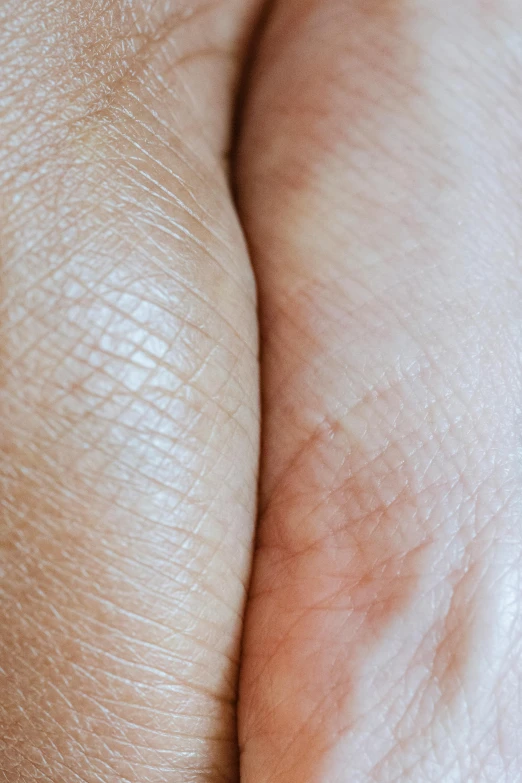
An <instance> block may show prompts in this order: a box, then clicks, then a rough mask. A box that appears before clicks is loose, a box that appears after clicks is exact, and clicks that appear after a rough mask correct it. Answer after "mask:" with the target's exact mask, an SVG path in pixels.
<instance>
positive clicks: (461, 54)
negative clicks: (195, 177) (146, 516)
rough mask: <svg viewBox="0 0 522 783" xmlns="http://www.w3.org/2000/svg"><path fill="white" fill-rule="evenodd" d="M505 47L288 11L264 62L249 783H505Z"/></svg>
mask: <svg viewBox="0 0 522 783" xmlns="http://www.w3.org/2000/svg"><path fill="white" fill-rule="evenodd" d="M518 28H519V18H518V9H517V7H516V4H515V3H513V2H501V3H496V4H490V3H480V2H477V1H476V0H466V2H463V3H449V2H444V3H442V4H440V3H438V4H437V3H431V2H428V0H424V1H423V0H407V1H404V2H391V1H390V2H362V0H350V2H341V1H340V0H328V2H318V0H308V2H305V3H303V2H297V0H295V1H294V2H287V3H283V2H279V3H276V4H275V8H274V10H273V13H272V15H271V17H270V20H269V22H268V24H267V27H266V30H265V32H264V35H263V37H262V40H261V43H260V47H259V51H258V53H257V56H256V58H255V63H254V68H253V73H252V76H251V81H250V91H249V99H248V101H247V106H246V110H245V116H244V119H243V128H242V141H241V146H240V151H239V157H238V187H239V194H240V204H241V208H242V212H243V216H244V220H245V225H246V227H247V232H248V235H249V239H250V242H251V247H252V252H253V258H254V261H255V267H256V271H257V275H258V279H259V285H260V296H261V319H262V339H263V355H264V366H263V394H264V449H263V460H262V486H261V507H262V517H261V523H260V531H259V543H258V550H257V553H256V566H255V575H254V582H253V588H252V599H251V603H250V605H249V613H248V620H247V629H246V638H245V646H244V664H243V677H242V688H241V710H240V729H241V744H242V751H243V757H242V758H243V762H242V769H243V775H244V781H245V783H250V782H251V781H256V783H264V781H270V782H271V783H289V782H290V781H299V782H300V783H304V782H305V781H310V782H311V781H314V783H317V781H325V782H326V781H328V783H337V781H339V783H340V781H346V780H351V781H367V780H370V779H371V780H372V781H376V783H377V781H378V782H379V783H390V781H396V780H401V781H415V783H421V781H422V782H423V781H434V780H448V781H449V780H452V781H453V780H454V781H470V780H473V781H493V780H495V781H514V780H517V779H518V776H519V774H520V758H519V752H520V751H519V746H518V743H517V741H516V740H515V734H514V733H513V730H514V727H515V726H516V725H518V723H519V722H520V714H519V703H518V700H517V699H516V698H513V694H514V693H517V692H518V685H517V683H518V682H519V676H520V664H519V660H520V654H519V653H520V638H521V630H522V628H521V624H520V619H519V616H518V615H519V612H518V610H517V608H516V607H517V603H518V599H517V588H516V585H518V583H519V580H520V544H521V539H520V532H519V529H518V528H519V525H518V515H519V512H518V510H519V508H520V484H519V479H520V472H519V465H518V457H517V454H518V449H519V446H518V443H519V436H518V407H519V406H518V402H517V400H518V396H519V392H520V368H519V360H518V354H519V348H518V346H519V344H520V317H519V311H520V282H521V278H520V266H519V261H518V257H517V248H518V244H519V242H520V235H521V234H520V229H521V221H520V209H519V197H518V187H519V185H518V182H519V164H518V160H519V157H520V156H519V151H520V142H521V136H520V131H519V123H518V122H517V121H516V119H515V118H516V117H517V116H518V114H519V113H520V109H521V105H520V99H519V95H518V90H517V80H518V77H517V73H518V66H519V65H520V63H519V59H520V58H519V51H518V45H517V41H518V33H517V32H516V31H517V30H518Z"/></svg>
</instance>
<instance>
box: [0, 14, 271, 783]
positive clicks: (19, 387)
mask: <svg viewBox="0 0 522 783" xmlns="http://www.w3.org/2000/svg"><path fill="white" fill-rule="evenodd" d="M188 7H189V6H188V5H187V8H188ZM190 8H192V9H193V8H194V4H190ZM82 9H83V10H85V11H86V14H85V15H83V16H82ZM14 10H15V9H14V5H13V4H11V3H9V2H8V4H7V5H6V4H4V5H3V6H2V10H1V11H0V43H2V42H3V43H5V46H0V50H1V52H2V55H1V58H0V59H1V60H2V69H1V70H2V79H1V84H0V95H1V96H2V100H4V99H5V101H6V109H7V111H6V116H5V121H4V122H3V123H2V127H1V129H0V134H1V135H0V155H1V156H2V159H3V160H6V162H7V165H6V167H5V168H4V167H2V172H3V175H4V179H3V182H2V189H1V193H2V195H1V212H2V225H1V231H2V242H1V246H2V284H3V290H2V292H0V293H1V294H2V298H1V303H0V319H1V320H0V334H1V335H2V340H1V341H0V342H1V345H2V356H1V360H0V366H1V369H2V377H1V388H0V405H1V407H2V410H3V419H4V421H6V422H8V426H6V428H4V432H3V433H2V439H1V443H0V488H1V489H2V497H3V498H4V502H3V504H2V509H1V510H2V518H1V522H0V531H1V533H0V563H1V567H0V593H1V594H2V602H0V606H1V609H0V613H1V614H2V627H3V628H4V629H6V630H5V633H4V634H3V635H2V638H1V640H0V679H1V680H2V685H1V686H0V688H1V690H2V693H3V694H4V698H3V700H2V704H0V726H1V730H0V734H1V735H2V736H7V737H8V738H9V749H8V751H4V749H0V780H5V781H6V783H7V782H8V781H9V783H12V781H13V780H14V779H17V780H19V781H20V783H26V781H27V783H29V781H30V780H33V779H48V780H53V783H61V782H62V781H63V783H65V781H67V783H69V781H72V780H78V781H80V780H81V781H84V783H109V781H111V782H112V781H114V783H115V782H116V780H117V781H123V780H127V781H129V783H133V782H134V781H138V780H139V781H140V783H159V781H163V780H164V779H165V775H167V776H168V777H169V780H172V781H173V782H174V781H177V780H183V781H184V783H197V781H203V780H205V781H209V782H210V781H216V782H217V781H230V783H233V781H235V780H237V769H236V765H237V759H236V754H237V746H236V725H235V709H234V705H235V694H236V686H237V666H238V660H239V641H240V640H239V635H240V628H241V619H242V614H243V607H244V602H245V597H246V585H247V582H248V577H249V565H250V563H249V560H250V548H251V540H252V534H253V522H254V503H255V490H256V469H257V452H258V443H257V433H258V411H257V345H256V337H257V334H256V331H257V330H256V323H255V313H254V303H255V290H254V285H253V280H252V274H251V270H250V268H249V264H248V258H247V255H246V251H245V245H244V241H243V238H242V235H241V231H240V229H239V225H238V221H237V217H236V215H235V213H234V211H233V207H232V204H231V201H230V198H229V191H228V184H227V179H226V172H225V171H224V170H223V162H222V160H221V159H220V154H221V153H220V149H221V147H222V145H223V143H224V142H223V138H224V135H225V133H224V131H225V128H226V125H227V117H226V113H227V107H228V106H230V105H231V102H232V94H231V92H232V89H233V85H234V84H235V81H236V78H237V77H236V75H235V74H234V70H235V69H236V67H237V66H238V61H237V60H235V61H234V62H232V61H230V59H229V58H228V55H227V58H226V59H224V58H222V57H221V56H219V59H218V60H214V59H211V60H209V59H208V56H207V55H208V53H209V52H210V51H218V50H219V51H226V52H232V51H235V52H238V56H239V53H240V50H241V46H242V43H241V41H242V40H243V37H244V26H246V25H247V22H248V17H249V13H250V10H249V9H248V7H247V4H244V3H241V4H239V3H238V4H235V3H234V2H225V0H223V2H220V3H215V4H208V3H207V4H204V3H202V4H199V6H198V9H196V10H199V11H200V13H197V14H190V15H189V16H190V18H189V17H186V18H185V19H182V18H181V17H180V16H179V13H178V12H179V11H180V5H179V3H170V0H169V2H168V3H161V4H159V5H158V4H155V5H154V8H152V6H151V7H150V9H149V10H150V11H151V14H148V13H147V9H146V8H145V7H144V6H143V4H141V3H140V4H139V5H138V4H128V3H123V2H119V0H111V2H108V1H107V2H97V3H95V4H94V5H92V4H91V5H87V6H86V5H85V3H84V2H83V0H74V2H73V3H68V4H66V3H61V2H59V3H57V4H54V6H53V8H52V9H49V10H50V13H49V14H45V15H42V14H41V11H42V6H41V3H40V0H38V2H36V0H35V2H33V3H32V4H27V3H26V4H24V5H23V6H21V7H18V6H17V8H16V12H17V14H16V18H15V17H14V16H13V17H12V18H11V19H9V18H8V17H10V16H11V14H12V13H13V12H14ZM134 11H136V13H138V11H139V12H140V14H141V13H142V12H143V19H141V18H137V17H136V18H135V17H134V16H133V14H134ZM171 12H172V13H174V16H171ZM154 15H156V16H157V17H158V18H156V17H155V16H154ZM167 16H169V18H168V19H167ZM175 16H177V18H175ZM145 20H146V25H147V30H144V29H143V24H144V23H145ZM22 36H23V38H24V39H25V40H22ZM138 39H139V40H138ZM149 44H150V45H149ZM74 47H76V50H75V51H73V49H74ZM138 50H139V51H138ZM9 59H10V63H9V62H8V60H9ZM66 63H68V67H67V68H63V66H64V65H65V64H66ZM210 93H212V94H211V95H210V97H209V94H210ZM205 106H206V109H205V113H204V115H202V114H201V108H202V107H205ZM35 123H36V124H37V126H36V127H35ZM198 127H199V128H200V129H201V130H200V131H199V132H198V131H197V128H198ZM238 461H239V465H238ZM4 541H6V542H8V543H7V545H6V546H4Z"/></svg>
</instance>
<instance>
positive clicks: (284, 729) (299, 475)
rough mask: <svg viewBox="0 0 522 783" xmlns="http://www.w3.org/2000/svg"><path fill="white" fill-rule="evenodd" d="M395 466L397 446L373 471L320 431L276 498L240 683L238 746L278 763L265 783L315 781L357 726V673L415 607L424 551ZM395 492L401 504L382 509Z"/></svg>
mask: <svg viewBox="0 0 522 783" xmlns="http://www.w3.org/2000/svg"><path fill="white" fill-rule="evenodd" d="M397 459H398V455H397V454H395V453H394V447H393V446H390V447H389V450H388V451H387V452H386V453H384V454H381V455H378V456H377V458H376V459H375V460H374V461H371V460H370V463H369V458H368V455H367V454H365V450H364V447H363V446H362V444H358V443H356V442H354V441H353V439H351V438H350V436H349V434H348V433H347V432H346V431H345V430H344V429H343V428H342V427H341V426H340V425H339V423H337V422H335V421H332V422H325V423H324V424H323V425H321V426H320V427H319V428H318V429H317V431H315V432H313V433H311V435H310V437H309V438H308V439H307V440H306V443H304V444H303V445H302V446H301V447H299V449H297V450H296V453H295V457H294V459H293V460H292V462H291V464H290V465H289V466H288V469H287V470H286V471H285V473H284V475H283V476H282V477H281V479H280V481H279V482H278V484H277V485H276V486H275V488H274V490H273V491H272V493H271V495H270V498H269V500H268V504H267V508H266V511H265V513H264V515H263V518H262V521H261V527H260V537H259V549H258V553H257V560H256V563H257V566H256V573H255V578H254V582H253V590H252V599H251V604H250V613H251V615H250V616H251V617H252V618H253V621H252V625H251V626H250V627H248V626H247V636H246V639H247V642H246V659H247V660H248V661H249V668H248V669H247V670H246V671H245V672H244V679H243V688H244V690H245V691H246V692H248V693H249V702H248V704H245V705H243V714H244V715H245V717H246V729H245V731H244V735H243V743H245V742H248V743H249V752H252V755H253V756H257V757H258V758H259V754H261V755H264V757H265V759H267V762H268V760H272V766H271V767H270V769H268V767H267V770H266V780H270V781H279V780H281V781H285V783H290V781H294V780H295V781H296V783H297V781H299V782H300V783H304V781H313V780H319V779H320V771H321V768H322V765H323V764H324V761H325V756H326V755H327V753H328V751H329V749H330V748H331V747H332V746H334V745H335V744H336V742H338V740H339V738H340V737H341V736H342V735H343V734H344V733H346V732H347V731H349V730H350V729H351V728H353V726H354V724H355V722H356V719H357V703H356V702H357V694H356V687H357V682H358V680H359V679H360V670H361V664H362V663H363V661H364V660H365V659H366V658H367V657H368V656H370V655H371V652H372V648H373V647H374V646H375V645H377V644H378V642H379V641H380V639H381V638H382V634H383V632H384V631H385V630H386V628H387V627H388V626H389V624H390V623H392V622H393V620H394V618H396V617H397V616H398V615H400V614H401V613H402V612H403V611H404V610H405V609H406V607H407V606H408V605H409V604H410V602H411V601H412V598H413V596H414V595H415V592H416V589H417V585H418V579H419V572H420V570H421V562H420V561H421V558H422V556H423V553H424V550H425V548H426V546H427V545H429V541H428V538H427V535H426V534H425V533H423V532H422V526H419V525H416V524H415V523H414V522H413V517H414V516H415V515H416V513H417V503H418V497H416V496H415V493H414V492H413V491H412V489H411V488H410V487H409V482H408V477H407V476H404V475H401V473H400V471H396V468H395V463H396V460H397ZM394 473H395V477H394V476H393V475H392V474H394ZM390 482H392V483H394V484H395V490H396V491H395V499H393V500H389V499H387V500H386V501H384V500H383V492H382V485H383V484H386V486H387V488H388V490H389V487H390ZM250 670H252V671H253V672H256V676H255V679H250V677H249V671H250ZM289 732H290V733H291V735H290V736H289ZM258 774H259V772H258ZM246 777H248V774H247V775H246ZM264 780H265V778H262V781H263V783H264Z"/></svg>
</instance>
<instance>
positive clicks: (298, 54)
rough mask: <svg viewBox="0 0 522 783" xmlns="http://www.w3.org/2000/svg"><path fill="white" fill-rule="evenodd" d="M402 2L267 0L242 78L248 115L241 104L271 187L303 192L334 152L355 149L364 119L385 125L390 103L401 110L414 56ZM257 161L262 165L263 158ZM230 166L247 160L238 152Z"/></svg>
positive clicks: (410, 12) (411, 91) (410, 90)
mask: <svg viewBox="0 0 522 783" xmlns="http://www.w3.org/2000/svg"><path fill="white" fill-rule="evenodd" d="M409 5H410V4H409V0H353V2H348V3H347V2H344V1H342V2H340V1H339V0H330V2H328V3H325V2H322V1H321V0H298V1H297V2H296V1H295V0H294V2H291V3H279V4H276V6H275V9H274V11H273V12H272V14H271V16H270V19H269V21H268V23H267V26H266V31H265V34H264V36H263V38H262V42H261V45H260V47H259V51H258V53H257V56H256V60H255V67H254V68H253V73H252V78H251V83H250V86H251V93H252V94H253V95H255V118H254V119H253V118H252V112H251V111H250V107H249V106H248V105H247V107H246V114H247V118H248V122H249V142H248V149H249V150H250V149H252V148H256V149H258V148H262V149H263V148H266V140H267V139H269V140H270V143H271V145H272V149H270V150H269V151H268V160H269V161H271V162H272V163H273V172H272V173H273V175H274V177H275V178H276V180H277V186H278V188H280V187H281V184H282V183H283V185H284V186H285V187H286V188H288V190H289V191H291V192H292V191H296V192H297V193H300V192H302V191H306V190H308V189H310V188H311V189H313V188H314V186H315V181H316V176H317V171H318V169H319V168H320V167H322V166H323V165H324V163H325V159H327V158H328V157H329V156H335V157H337V156H338V154H339V150H340V149H341V148H342V149H343V150H345V149H346V148H349V146H350V145H351V146H352V147H355V148H357V147H358V146H359V144H360V141H361V140H360V138H359V133H360V131H361V129H362V130H363V132H364V133H365V134H366V133H367V132H368V128H367V127H366V126H367V123H368V120H369V119H371V122H372V124H373V123H377V125H379V124H380V123H379V118H381V121H383V122H384V121H386V117H387V115H388V113H389V110H390V104H391V103H395V104H396V105H399V106H400V110H401V112H406V111H407V104H408V102H409V101H410V99H411V98H412V97H413V96H414V95H415V93H416V87H415V84H416V71H417V68H418V65H419V59H420V57H421V53H420V52H419V50H418V48H417V46H416V45H415V44H414V43H413V41H412V39H411V37H409V36H408V34H407V32H406V31H405V27H406V22H407V21H409V20H411V19H412V18H413V16H414V9H413V8H410V7H409ZM369 87H370V88H369ZM274 127H277V128H278V131H277V133H274V132H273V128H274ZM364 138H366V137H364ZM257 160H258V161H263V166H266V163H267V159H266V157H264V156H263V155H258V156H257ZM239 164H240V168H247V169H249V168H250V165H251V163H250V161H249V160H245V161H243V160H241V154H240V156H239ZM342 164H343V166H344V165H346V160H343V161H342ZM254 165H255V163H254ZM263 175H264V177H265V178H266V177H267V176H268V175H267V173H266V171H264V172H263ZM254 176H255V174H254ZM243 179H244V178H241V180H242V184H243Z"/></svg>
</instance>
